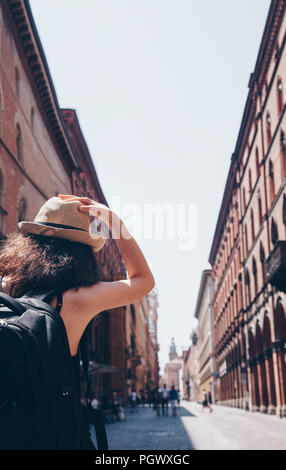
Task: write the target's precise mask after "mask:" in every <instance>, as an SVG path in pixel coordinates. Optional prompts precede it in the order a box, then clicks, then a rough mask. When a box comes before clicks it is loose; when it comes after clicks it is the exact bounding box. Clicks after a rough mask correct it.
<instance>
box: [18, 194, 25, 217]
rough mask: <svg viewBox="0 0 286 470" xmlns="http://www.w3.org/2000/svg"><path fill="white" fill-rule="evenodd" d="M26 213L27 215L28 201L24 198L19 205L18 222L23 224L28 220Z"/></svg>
mask: <svg viewBox="0 0 286 470" xmlns="http://www.w3.org/2000/svg"><path fill="white" fill-rule="evenodd" d="M26 213H27V201H26V199H24V198H22V199H21V200H20V202H19V205H18V222H21V221H22V220H27V219H26Z"/></svg>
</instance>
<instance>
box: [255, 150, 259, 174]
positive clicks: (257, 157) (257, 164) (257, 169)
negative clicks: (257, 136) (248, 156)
mask: <svg viewBox="0 0 286 470" xmlns="http://www.w3.org/2000/svg"><path fill="white" fill-rule="evenodd" d="M255 163H256V176H257V178H258V176H259V175H260V164H259V153H258V148H257V147H256V149H255Z"/></svg>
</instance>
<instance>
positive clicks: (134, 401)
mask: <svg viewBox="0 0 286 470" xmlns="http://www.w3.org/2000/svg"><path fill="white" fill-rule="evenodd" d="M137 398H138V397H137V393H136V391H135V390H132V392H131V393H130V395H129V400H130V407H131V413H134V412H137V408H136V406H137Z"/></svg>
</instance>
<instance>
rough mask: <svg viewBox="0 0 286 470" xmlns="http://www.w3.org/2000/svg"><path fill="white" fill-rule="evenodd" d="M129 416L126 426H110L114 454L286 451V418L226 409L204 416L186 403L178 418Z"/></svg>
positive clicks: (147, 413) (145, 411)
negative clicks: (160, 451)
mask: <svg viewBox="0 0 286 470" xmlns="http://www.w3.org/2000/svg"><path fill="white" fill-rule="evenodd" d="M126 415H127V421H126V422H121V423H119V422H116V423H113V424H108V425H107V435H108V440H109V446H110V449H111V450H120V449H122V450H123V449H124V450H132V449H135V450H159V449H160V450H191V449H197V450H207V449H215V450H219V449H222V450H228V449H229V450H233V449H238V450H244V449H251V450H256V449H257V450H263V449H268V450H286V418H284V419H281V418H278V417H276V416H268V415H262V414H260V413H250V412H247V411H244V410H239V409H236V408H228V407H223V406H216V407H214V411H213V413H209V411H208V410H204V411H203V412H202V410H201V407H200V406H199V405H198V404H196V403H189V402H184V401H183V402H182V404H181V407H180V410H179V411H178V415H177V416H176V417H172V416H170V414H169V416H160V417H158V416H156V414H155V412H154V410H153V409H152V408H147V407H145V408H142V407H139V409H138V413H134V414H131V413H130V412H127V413H126Z"/></svg>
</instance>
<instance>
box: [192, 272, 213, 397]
mask: <svg viewBox="0 0 286 470" xmlns="http://www.w3.org/2000/svg"><path fill="white" fill-rule="evenodd" d="M212 310H213V304H212V280H211V270H210V269H205V270H204V271H203V273H202V277H201V283H200V287H199V293H198V298H197V304H196V308H195V315H194V316H195V318H196V319H197V320H198V326H197V339H198V342H197V345H196V346H197V348H198V351H197V353H198V360H199V382H200V393H199V395H200V397H201V398H202V397H203V391H204V390H206V391H207V392H210V393H211V395H212V396H213V397H215V389H214V379H215V376H214V371H215V361H214V354H213V328H212V325H213V311H212Z"/></svg>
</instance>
